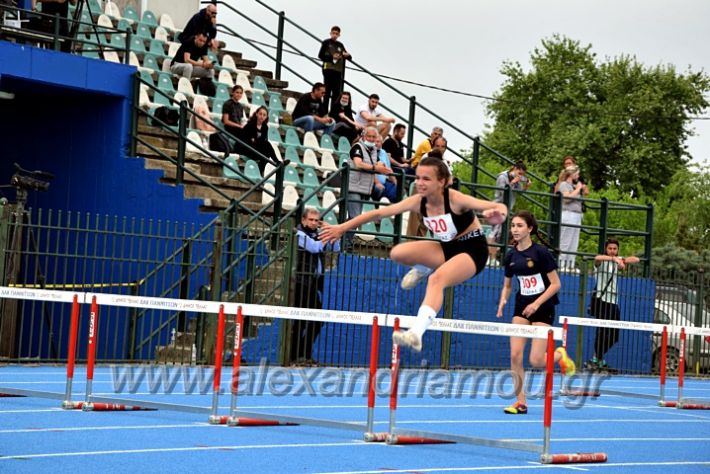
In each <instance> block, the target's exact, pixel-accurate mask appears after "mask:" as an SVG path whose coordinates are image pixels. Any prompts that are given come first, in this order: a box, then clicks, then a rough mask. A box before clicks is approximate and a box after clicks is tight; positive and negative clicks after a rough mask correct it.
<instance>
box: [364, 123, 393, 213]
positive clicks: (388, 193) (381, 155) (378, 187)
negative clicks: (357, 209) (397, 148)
mask: <svg viewBox="0 0 710 474" xmlns="http://www.w3.org/2000/svg"><path fill="white" fill-rule="evenodd" d="M375 149H376V150H377V160H378V161H379V162H380V163H382V164H383V165H384V166H385V168H386V169H387V170H388V171H387V173H388V174H389V176H388V175H387V174H383V172H380V174H377V175H375V186H374V187H373V188H372V194H371V195H370V197H371V198H372V200H373V201H379V200H380V199H382V198H383V197H384V198H387V199H389V201H390V202H397V178H395V177H394V176H392V167H391V166H390V159H389V156H388V155H387V152H386V151H385V150H383V149H382V137H381V136H379V135H377V139H376V140H375Z"/></svg>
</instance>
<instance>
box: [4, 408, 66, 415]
mask: <svg viewBox="0 0 710 474" xmlns="http://www.w3.org/2000/svg"><path fill="white" fill-rule="evenodd" d="M50 411H54V412H65V411H66V410H62V409H61V408H46V409H34V410H0V415H1V414H5V413H46V412H50Z"/></svg>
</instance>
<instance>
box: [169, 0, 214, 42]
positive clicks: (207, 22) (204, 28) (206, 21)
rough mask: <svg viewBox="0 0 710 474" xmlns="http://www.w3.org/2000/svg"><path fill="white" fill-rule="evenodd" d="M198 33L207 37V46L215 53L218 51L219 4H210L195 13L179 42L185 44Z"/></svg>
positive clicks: (180, 35)
mask: <svg viewBox="0 0 710 474" xmlns="http://www.w3.org/2000/svg"><path fill="white" fill-rule="evenodd" d="M198 33H203V34H204V35H205V36H206V37H207V45H208V47H210V48H212V50H213V51H217V47H218V43H217V39H216V38H217V4H216V3H210V4H209V5H207V6H206V7H205V8H203V9H202V10H200V11H199V12H197V13H195V14H194V15H193V16H192V18H190V21H188V22H187V24H186V25H185V28H183V29H182V32H181V33H180V34H179V35H178V37H177V40H178V41H179V42H180V43H184V42H185V41H186V40H187V39H188V38H191V37H193V36H195V35H197V34H198Z"/></svg>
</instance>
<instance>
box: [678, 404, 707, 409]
mask: <svg viewBox="0 0 710 474" xmlns="http://www.w3.org/2000/svg"><path fill="white" fill-rule="evenodd" d="M677 408H680V409H682V410H710V404H706V403H679V404H678V405H677Z"/></svg>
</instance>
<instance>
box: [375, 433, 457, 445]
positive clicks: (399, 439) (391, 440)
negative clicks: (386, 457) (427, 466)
mask: <svg viewBox="0 0 710 474" xmlns="http://www.w3.org/2000/svg"><path fill="white" fill-rule="evenodd" d="M387 444H394V445H398V444H456V442H455V441H446V440H443V439H435V438H420V437H417V436H402V435H396V436H387Z"/></svg>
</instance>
